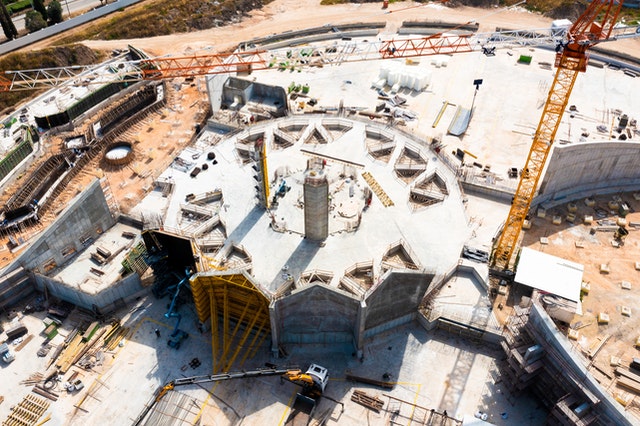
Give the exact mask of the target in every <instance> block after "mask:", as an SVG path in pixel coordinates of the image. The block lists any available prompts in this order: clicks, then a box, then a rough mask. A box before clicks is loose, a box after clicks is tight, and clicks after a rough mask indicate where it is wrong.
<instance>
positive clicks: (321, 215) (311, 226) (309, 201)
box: [303, 163, 329, 241]
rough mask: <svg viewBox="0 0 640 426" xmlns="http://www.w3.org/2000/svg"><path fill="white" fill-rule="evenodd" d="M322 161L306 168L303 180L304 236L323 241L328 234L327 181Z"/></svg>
mask: <svg viewBox="0 0 640 426" xmlns="http://www.w3.org/2000/svg"><path fill="white" fill-rule="evenodd" d="M322 167H323V165H322V163H320V164H318V165H316V167H314V168H313V169H309V170H307V172H306V174H305V181H304V187H303V188H304V236H305V238H308V239H310V240H314V241H323V240H325V239H326V238H327V237H328V236H329V183H328V182H327V177H326V174H325V172H324V169H323V168H322Z"/></svg>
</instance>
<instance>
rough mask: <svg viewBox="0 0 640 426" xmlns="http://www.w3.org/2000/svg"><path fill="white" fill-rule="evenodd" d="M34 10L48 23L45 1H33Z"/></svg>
mask: <svg viewBox="0 0 640 426" xmlns="http://www.w3.org/2000/svg"><path fill="white" fill-rule="evenodd" d="M33 9H34V10H35V11H36V12H38V13H39V14H40V15H41V16H42V19H44V21H45V23H46V22H47V8H46V7H44V0H33ZM45 26H46V25H45Z"/></svg>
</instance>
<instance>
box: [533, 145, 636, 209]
mask: <svg viewBox="0 0 640 426" xmlns="http://www.w3.org/2000/svg"><path fill="white" fill-rule="evenodd" d="M638 164H640V142H632V141H628V140H627V141H624V142H618V141H616V142H585V143H578V144H574V145H558V146H556V147H555V148H554V150H553V152H552V154H551V155H550V157H549V160H548V164H547V171H546V172H545V175H544V179H543V181H542V184H541V185H540V191H539V195H538V197H536V199H535V200H534V204H545V205H554V204H560V203H565V202H567V201H570V200H574V199H577V198H582V197H588V196H590V195H593V194H596V193H597V194H605V193H618V192H626V191H636V190H638V189H640V168H639V167H638Z"/></svg>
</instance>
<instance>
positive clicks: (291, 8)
mask: <svg viewBox="0 0 640 426" xmlns="http://www.w3.org/2000/svg"><path fill="white" fill-rule="evenodd" d="M416 6H418V4H417V3H413V2H402V3H400V2H399V3H394V4H392V5H391V6H390V7H389V10H388V11H384V10H382V9H381V7H380V3H365V4H342V5H334V6H321V5H320V1H319V0H301V1H296V0H275V1H274V2H272V3H270V4H268V5H267V6H265V7H264V8H262V9H261V10H256V11H253V12H251V13H250V16H249V18H246V19H243V20H242V21H241V22H239V23H237V24H232V25H228V26H225V27H220V28H212V29H209V30H204V31H199V32H192V33H188V34H178V35H170V36H162V37H153V38H146V39H134V40H112V41H107V40H104V41H102V40H98V41H96V40H91V41H85V42H84V44H85V45H87V46H89V47H91V48H93V49H107V50H111V49H114V48H122V47H123V46H126V45H127V44H132V45H134V46H136V47H138V48H141V49H143V50H145V51H148V52H150V53H152V54H153V55H157V56H160V55H166V54H182V53H192V52H193V51H198V50H201V49H207V50H209V49H211V50H213V51H217V52H222V51H227V50H230V49H233V48H235V46H236V45H237V44H238V43H239V42H241V41H245V40H250V39H252V38H255V37H261V36H266V35H270V34H276V33H281V32H284V31H288V30H300V29H304V28H311V27H318V26H322V25H331V24H333V25H336V24H347V23H354V22H380V21H385V22H387V27H386V30H385V32H389V33H393V32H395V30H396V29H397V28H399V27H400V26H401V25H402V22H403V21H435V22H437V21H441V22H453V23H460V24H464V23H468V22H478V24H479V31H481V32H490V31H494V30H495V28H496V27H501V28H509V29H535V28H547V27H548V26H549V25H550V22H551V20H550V19H549V18H545V17H543V16H541V15H537V14H534V13H530V12H527V11H525V10H523V9H515V10H501V9H479V8H472V7H457V8H449V7H444V6H439V5H427V6H421V7H416ZM616 49H617V50H618V51H626V52H628V53H634V52H638V51H640V41H637V40H636V41H627V40H625V41H618V42H616Z"/></svg>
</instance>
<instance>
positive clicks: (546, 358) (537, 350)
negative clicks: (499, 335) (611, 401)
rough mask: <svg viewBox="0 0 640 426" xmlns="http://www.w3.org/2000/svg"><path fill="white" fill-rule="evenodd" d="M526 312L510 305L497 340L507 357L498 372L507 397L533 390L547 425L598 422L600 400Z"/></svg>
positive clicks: (528, 311) (526, 310)
mask: <svg viewBox="0 0 640 426" xmlns="http://www.w3.org/2000/svg"><path fill="white" fill-rule="evenodd" d="M530 313H531V308H520V307H518V306H514V311H513V314H512V315H511V317H510V318H509V320H508V322H507V324H506V327H505V333H504V336H505V340H504V341H503V342H502V343H501V345H502V347H503V350H504V351H505V353H506V355H507V359H506V361H505V362H504V363H502V364H501V365H500V371H501V372H502V374H503V377H504V378H505V380H504V384H505V385H506V387H507V389H508V390H509V391H510V393H511V396H510V397H513V396H516V395H518V394H520V393H522V392H523V391H525V390H527V389H528V390H531V391H533V393H534V394H535V395H536V396H538V397H539V398H540V400H541V402H542V403H543V404H544V405H545V407H546V408H547V409H548V410H549V415H548V418H547V422H548V424H557V425H567V426H569V425H585V426H586V425H592V424H601V421H602V420H603V419H601V418H600V413H599V409H598V408H599V403H600V399H599V398H598V397H597V396H596V395H594V393H593V392H591V391H590V390H589V389H588V387H587V386H586V385H585V383H584V378H583V377H580V376H579V374H578V373H577V372H576V371H575V368H574V367H573V366H572V365H571V364H570V363H569V362H568V361H567V360H566V359H565V358H564V357H563V356H562V354H560V353H559V352H558V350H557V349H556V348H554V347H553V346H552V344H551V343H550V342H549V339H547V338H546V337H545V336H544V333H543V331H542V330H539V329H538V327H536V325H535V324H534V323H533V322H532V321H531V320H530Z"/></svg>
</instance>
